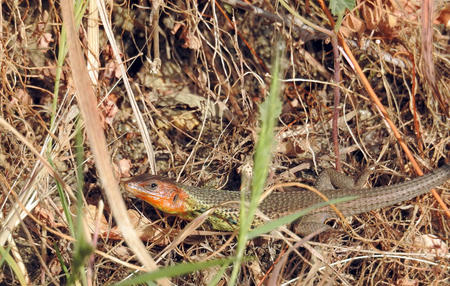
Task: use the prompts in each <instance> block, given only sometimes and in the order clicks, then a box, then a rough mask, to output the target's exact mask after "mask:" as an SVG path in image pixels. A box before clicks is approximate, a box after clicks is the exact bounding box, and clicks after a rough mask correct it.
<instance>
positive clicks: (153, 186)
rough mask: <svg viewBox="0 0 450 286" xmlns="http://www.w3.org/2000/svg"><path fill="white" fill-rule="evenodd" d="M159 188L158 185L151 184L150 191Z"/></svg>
mask: <svg viewBox="0 0 450 286" xmlns="http://www.w3.org/2000/svg"><path fill="white" fill-rule="evenodd" d="M157 187H158V184H157V183H154V182H153V183H151V184H150V189H152V190H154V189H156V188H157Z"/></svg>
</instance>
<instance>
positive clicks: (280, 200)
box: [124, 164, 450, 235]
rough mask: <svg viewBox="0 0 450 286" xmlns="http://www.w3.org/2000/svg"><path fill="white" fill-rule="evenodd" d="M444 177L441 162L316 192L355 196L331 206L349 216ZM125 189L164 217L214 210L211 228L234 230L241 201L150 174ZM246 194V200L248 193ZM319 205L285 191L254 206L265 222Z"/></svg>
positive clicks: (318, 219) (326, 212)
mask: <svg viewBox="0 0 450 286" xmlns="http://www.w3.org/2000/svg"><path fill="white" fill-rule="evenodd" d="M448 179H450V165H449V164H445V165H443V166H442V167H440V168H438V169H435V170H434V171H432V172H430V173H428V174H426V175H424V176H420V177H417V178H415V179H412V180H410V181H406V182H403V183H399V184H394V185H388V186H381V187H375V188H361V187H344V188H342V187H340V188H338V189H325V190H322V191H321V192H322V194H324V195H325V196H326V197H327V198H328V199H335V198H341V197H346V196H355V197H356V199H354V200H352V201H347V202H342V203H337V204H336V207H337V208H338V209H339V210H340V211H341V212H342V214H343V215H344V216H346V217H348V216H353V215H358V214H361V213H365V212H369V211H372V210H375V209H379V208H383V207H387V206H391V205H394V204H397V203H401V202H404V201H407V200H410V199H412V198H414V197H416V196H419V195H422V194H424V193H426V192H428V191H429V190H430V189H431V188H434V187H436V186H439V185H441V184H443V183H445V182H446V181H447V180H448ZM335 180H336V178H335ZM338 180H339V179H338ZM124 185H125V189H126V190H127V191H128V192H129V193H131V194H133V195H134V196H136V197H137V198H140V199H142V200H144V201H146V202H147V203H149V204H151V205H152V206H154V207H155V208H157V209H159V210H161V211H163V212H165V213H169V214H174V215H178V216H180V217H182V218H185V219H188V220H191V219H194V218H195V217H197V216H198V215H200V214H202V213H204V212H205V211H207V210H208V209H211V208H215V209H214V210H213V212H212V214H211V215H210V216H209V217H208V218H207V221H208V222H209V224H210V225H211V226H212V228H213V229H215V230H219V231H233V230H235V229H236V228H237V227H238V226H239V204H240V203H239V202H240V199H241V194H240V192H239V191H228V190H217V189H212V188H201V187H193V186H187V185H183V184H180V183H177V182H175V181H173V180H172V179H169V178H166V177H163V176H154V175H149V174H142V175H138V176H135V177H133V178H131V179H130V180H128V181H126V182H125V183H124ZM246 196H247V199H249V198H250V193H247V194H246ZM322 201H323V199H322V198H321V197H319V196H318V195H317V194H315V193H313V192H310V191H307V190H304V189H299V188H295V189H289V190H287V191H285V192H272V193H271V194H270V195H269V196H267V197H266V198H265V199H264V200H263V201H262V202H261V203H260V204H259V207H258V208H259V210H260V211H262V212H263V213H264V214H265V215H266V216H268V217H269V218H270V219H276V218H279V217H282V216H285V215H289V214H292V213H295V212H298V211H300V210H301V209H304V208H306V207H310V206H312V205H314V204H317V203H319V202H322ZM337 217H338V216H337V214H336V213H335V211H334V210H333V209H332V208H331V207H330V206H324V207H320V208H317V209H315V210H313V211H312V212H310V213H308V214H307V215H305V216H304V217H302V218H300V222H299V224H298V227H297V228H296V232H297V233H299V234H302V235H307V234H309V233H311V232H313V231H315V230H318V229H321V228H325V229H326V228H331V227H329V226H327V225H325V224H324V222H325V220H327V219H329V218H337ZM260 223H262V220H258V219H256V220H255V221H254V225H258V224H260Z"/></svg>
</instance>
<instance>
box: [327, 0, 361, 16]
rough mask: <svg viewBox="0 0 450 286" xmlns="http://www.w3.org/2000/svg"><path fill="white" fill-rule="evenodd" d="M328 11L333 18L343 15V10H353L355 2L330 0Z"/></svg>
mask: <svg viewBox="0 0 450 286" xmlns="http://www.w3.org/2000/svg"><path fill="white" fill-rule="evenodd" d="M329 7H330V10H331V13H333V15H334V16H339V15H341V16H342V15H344V13H345V9H348V10H352V9H353V8H355V0H330V6H329Z"/></svg>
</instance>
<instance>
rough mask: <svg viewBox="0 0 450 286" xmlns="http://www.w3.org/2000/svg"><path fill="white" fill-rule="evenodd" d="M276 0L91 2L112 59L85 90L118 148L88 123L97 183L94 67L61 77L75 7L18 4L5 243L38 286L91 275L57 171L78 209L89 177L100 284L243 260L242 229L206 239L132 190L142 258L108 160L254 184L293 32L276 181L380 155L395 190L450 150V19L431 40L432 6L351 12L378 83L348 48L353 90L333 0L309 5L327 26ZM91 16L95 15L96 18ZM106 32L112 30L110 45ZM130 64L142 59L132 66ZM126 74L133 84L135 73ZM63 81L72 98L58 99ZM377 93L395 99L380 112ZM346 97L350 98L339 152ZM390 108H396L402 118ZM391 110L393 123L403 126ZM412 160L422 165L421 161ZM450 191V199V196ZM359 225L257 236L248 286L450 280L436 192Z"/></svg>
mask: <svg viewBox="0 0 450 286" xmlns="http://www.w3.org/2000/svg"><path fill="white" fill-rule="evenodd" d="M198 2H200V3H198ZM225 2H233V1H225ZM260 2H263V4H260V5H258V7H260V8H262V9H264V11H265V14H262V15H255V11H252V10H251V9H250V8H249V7H248V6H243V7H240V8H238V7H237V6H236V7H232V6H227V5H225V4H224V3H223V2H221V1H219V2H217V3H216V5H217V6H215V7H212V6H211V3H210V2H209V1H204V2H202V1H172V2H170V1H167V2H164V3H162V2H160V1H152V3H151V4H150V6H149V4H148V3H147V2H142V3H141V2H139V5H138V4H136V3H131V2H127V1H125V2H121V3H122V4H120V5H119V4H115V6H113V7H111V6H108V7H107V9H106V14H105V19H103V20H102V19H101V17H100V20H98V19H99V18H96V17H94V16H93V14H92V13H90V12H92V11H91V10H92V9H94V8H93V7H90V9H91V10H89V11H88V12H87V13H86V14H85V16H84V18H83V19H82V22H81V28H80V29H79V30H78V31H79V32H80V35H81V36H80V37H81V47H82V52H83V53H84V55H85V56H86V57H85V58H87V55H88V51H90V52H91V55H90V57H89V58H90V60H91V61H92V59H95V58H96V56H95V55H96V54H98V55H99V61H98V62H97V63H92V62H91V64H90V67H93V68H95V67H97V66H98V67H99V69H98V70H97V71H96V73H90V74H89V75H90V76H91V80H94V82H97V84H96V85H94V84H84V87H85V88H88V89H90V90H93V91H94V92H95V94H96V95H97V102H98V105H97V107H98V108H97V110H98V112H96V111H93V112H91V115H94V117H99V116H101V124H102V125H101V126H100V127H101V128H102V129H101V130H103V132H104V133H105V135H106V144H107V147H103V149H102V151H103V152H108V153H104V154H109V155H98V153H96V152H95V151H94V147H93V145H94V144H97V143H98V141H100V140H97V139H98V138H97V137H96V135H98V134H99V133H101V132H97V133H94V134H90V133H89V131H86V133H84V132H82V136H83V137H82V139H83V142H84V147H85V151H86V152H85V161H84V165H83V166H82V168H81V170H82V172H83V173H84V184H83V185H77V180H76V175H77V162H76V158H75V157H76V156H75V154H76V150H75V145H76V144H75V138H76V126H77V123H76V120H77V117H78V113H79V110H83V107H82V106H81V104H82V102H81V100H80V96H79V95H78V97H76V95H75V91H76V90H79V88H80V87H78V85H79V82H75V81H76V80H78V79H79V77H78V76H79V75H76V73H75V72H73V67H74V66H76V65H78V66H79V65H82V66H84V65H85V63H84V62H83V60H79V61H77V62H74V60H73V58H70V61H68V60H67V59H66V61H65V62H64V65H63V66H62V74H61V80H60V82H58V81H57V79H56V78H57V75H58V71H57V68H56V67H57V55H58V53H59V52H60V51H59V49H60V48H61V44H59V43H60V40H61V39H60V36H61V27H62V20H61V19H62V16H61V7H59V6H57V7H55V6H52V5H53V2H50V3H48V2H39V3H40V4H37V3H34V2H33V1H30V2H20V1H19V2H18V1H4V3H2V6H1V11H0V12H1V19H0V23H1V25H0V29H1V30H0V32H1V41H0V45H1V46H0V53H1V54H0V55H1V56H0V60H1V65H0V66H1V78H2V80H1V87H0V88H1V89H0V116H1V118H0V119H1V122H0V190H1V192H0V222H1V225H0V226H1V231H0V246H1V247H3V248H5V249H6V248H7V247H10V248H11V251H10V254H11V257H12V259H13V260H14V261H15V264H16V265H17V267H18V269H21V270H20V271H21V272H22V273H24V277H25V278H24V279H25V280H24V281H26V283H29V284H34V285H38V284H43V285H47V284H55V285H58V284H66V283H67V277H66V275H65V273H64V268H63V266H62V265H65V266H66V267H68V269H69V272H74V271H75V270H74V269H73V267H72V266H71V263H72V260H73V257H74V252H73V249H74V244H73V241H74V239H75V238H74V235H73V234H72V232H71V230H70V228H69V226H68V221H67V219H66V217H65V215H64V212H63V206H62V199H61V197H60V196H59V195H58V192H57V186H56V182H57V181H60V186H61V190H62V192H63V193H66V196H67V198H68V200H69V202H70V206H71V208H70V210H71V211H72V214H76V212H77V211H76V200H75V196H76V195H75V194H76V193H77V192H76V190H77V188H79V187H80V188H82V192H83V208H84V210H85V211H84V214H85V229H86V235H87V239H88V240H89V241H91V243H92V244H93V245H95V249H96V250H97V251H96V253H95V255H94V256H93V257H92V258H91V259H90V260H89V261H88V263H87V264H86V265H87V266H86V267H87V269H88V271H87V275H85V276H86V277H87V281H86V283H88V284H89V283H92V284H97V285H102V284H108V283H109V284H110V283H112V282H118V281H121V280H122V279H124V278H126V277H127V276H128V275H129V274H131V273H132V271H134V270H136V269H138V270H139V269H142V268H141V266H142V265H144V267H148V268H150V265H151V260H146V259H147V258H146V257H144V256H146V255H145V254H146V253H148V254H149V255H150V257H152V259H154V260H155V261H156V264H157V265H158V266H160V267H161V266H167V265H172V264H175V263H179V262H183V261H189V262H197V261H205V260H207V259H211V258H222V257H229V256H232V255H233V254H234V249H235V244H236V240H235V239H234V238H233V236H232V235H230V234H223V233H218V232H214V231H211V230H208V229H201V228H202V227H200V229H198V230H195V231H192V233H189V232H190V231H191V230H189V229H188V230H186V229H184V227H185V226H186V222H185V221H182V220H180V219H178V218H175V217H169V216H166V215H164V214H161V213H159V212H157V211H155V210H154V209H153V208H152V207H150V206H148V205H146V204H145V203H143V202H140V201H138V200H136V199H132V198H128V197H127V196H124V198H125V203H126V206H127V209H128V215H129V216H131V225H132V226H134V228H135V229H136V230H137V234H138V235H139V236H140V237H141V238H142V239H143V240H144V242H145V245H146V250H147V251H146V252H145V254H144V253H142V252H137V251H135V250H134V252H133V250H132V249H136V248H137V247H138V246H132V245H130V244H131V242H130V238H129V237H128V236H127V244H124V242H123V240H122V235H121V233H120V231H119V228H118V226H117V225H120V223H117V225H116V222H117V220H113V214H112V213H113V211H117V209H118V208H119V207H118V203H117V204H116V202H118V201H117V200H120V198H119V199H113V201H112V202H113V203H111V201H109V202H110V203H106V205H105V207H104V209H103V208H102V207H101V203H102V200H105V199H106V197H109V198H110V195H111V193H110V191H109V188H110V186H108V183H111V185H114V182H113V181H114V179H111V180H106V181H105V178H107V177H106V175H104V173H102V172H103V171H99V168H100V167H98V166H99V163H98V162H99V160H100V159H103V160H105V161H104V162H103V164H104V165H106V166H105V168H106V167H109V168H110V167H113V169H114V171H115V172H116V173H115V175H116V177H117V178H119V177H120V176H122V177H126V176H129V175H130V174H133V175H134V174H140V173H143V172H156V173H158V174H160V175H165V176H169V177H172V178H176V179H178V180H179V181H183V182H186V183H187V184H192V185H209V186H214V187H218V188H228V189H237V188H239V184H240V172H241V170H242V168H243V166H245V165H246V164H247V163H248V162H249V161H250V160H251V159H252V154H253V148H254V144H255V141H256V138H257V132H258V122H257V120H258V116H257V114H258V104H259V103H260V102H262V100H263V99H264V98H265V96H266V94H267V92H268V90H269V86H268V84H269V82H270V75H269V74H268V72H269V68H270V62H271V61H270V59H271V55H272V52H273V46H274V39H275V38H276V36H278V35H281V37H282V39H283V40H284V41H285V43H286V45H287V53H286V57H285V61H284V63H283V64H284V70H285V75H284V78H285V79H286V80H285V89H284V91H283V94H282V101H283V111H282V115H281V116H280V118H279V123H278V127H277V130H276V131H277V133H276V139H277V141H278V144H277V147H276V149H275V150H274V160H273V163H272V165H271V172H270V174H269V184H273V183H278V182H289V181H303V182H306V183H308V184H311V183H313V178H314V177H315V176H316V175H317V172H318V171H320V170H321V169H323V168H326V167H330V166H331V165H336V164H337V165H342V166H343V169H344V170H345V171H346V172H347V173H350V174H358V173H360V172H361V170H362V169H363V168H364V167H365V166H370V165H376V167H377V172H376V175H375V177H374V178H372V179H371V182H372V183H371V184H372V185H385V184H392V183H395V182H399V181H402V180H403V179H404V178H407V177H414V176H415V175H414V172H413V169H414V168H415V167H414V166H418V165H420V166H422V168H423V169H427V170H430V169H433V168H436V167H437V166H438V165H441V164H442V163H443V162H444V161H445V160H446V159H448V157H449V156H448V152H449V147H450V145H449V143H450V136H449V135H450V128H449V123H448V119H447V118H448V116H449V109H448V102H449V94H450V84H449V77H450V65H449V61H450V57H449V54H448V52H447V51H448V42H449V28H448V26H447V28H446V27H445V26H444V25H443V24H440V25H439V24H436V23H435V24H433V25H432V26H431V27H432V28H433V29H432V31H433V35H432V39H433V46H432V48H430V47H431V46H427V43H425V44H423V41H422V38H421V33H426V31H427V29H425V28H424V27H425V26H426V25H427V23H426V22H421V20H420V19H421V18H420V15H419V12H417V9H416V8H417V7H415V6H414V4H411V3H410V2H408V3H406V2H405V3H403V2H402V1H400V2H398V1H397V2H395V5H394V4H393V3H391V2H386V3H385V4H383V6H373V4H370V3H366V2H361V3H359V6H358V7H357V11H358V13H352V14H351V15H347V19H346V20H345V21H344V24H343V25H344V26H343V30H342V31H343V32H344V33H343V38H341V39H338V38H336V39H334V40H336V42H338V41H339V43H340V46H342V45H344V42H345V43H346V44H347V45H348V46H349V49H348V50H351V52H352V53H353V56H354V58H355V59H356V63H357V64H358V65H359V66H360V67H361V70H362V73H363V74H364V75H365V76H366V77H367V84H369V85H370V87H368V86H367V85H365V83H364V80H363V79H362V74H361V73H360V74H358V73H357V72H354V69H353V68H352V66H355V63H353V64H349V60H347V58H348V57H347V56H346V57H342V58H340V59H341V60H340V62H339V69H340V70H341V73H342V74H341V78H342V80H341V81H340V83H339V84H335V83H333V78H336V74H335V73H334V71H335V70H337V69H336V66H335V65H333V61H334V58H333V47H332V44H331V43H333V41H331V43H330V40H329V39H328V35H329V34H331V35H333V33H332V29H331V28H329V27H330V23H329V20H327V16H326V14H325V12H324V11H323V10H322V9H321V8H320V6H316V4H315V3H311V2H310V3H309V4H310V6H305V5H303V4H301V5H300V6H299V7H294V6H293V7H292V8H293V9H294V10H296V11H297V12H298V13H299V14H300V15H303V16H304V17H306V18H307V19H308V20H309V21H311V22H312V23H313V24H314V25H317V26H319V27H321V31H318V30H315V29H311V28H309V29H308V30H305V29H300V28H299V26H298V25H294V24H293V23H294V22H295V21H294V20H293V19H294V18H293V17H295V15H293V14H292V13H290V12H288V10H286V9H285V8H283V7H281V6H280V7H277V6H275V5H273V6H272V5H270V4H269V3H268V2H270V1H260ZM291 2H294V1H291ZM377 3H378V2H377ZM399 3H400V4H399ZM402 3H403V4H402ZM255 5H257V4H256V2H255ZM289 5H293V4H292V3H290V4H289ZM398 5H400V6H398ZM402 5H403V6H402ZM444 8H445V7H444V6H443V4H441V3H437V7H436V11H437V12H436V13H437V14H436V15H440V14H439V12H441V11H448V7H447V10H445V9H444ZM244 9H247V10H244ZM277 9H278V10H277ZM371 11H372V12H373V13H372V12H371ZM277 13H278V15H280V16H281V17H277V16H275V15H276V14H277ZM225 15H226V16H225ZM440 16H441V15H440ZM88 17H91V18H92V19H94V20H95V21H93V22H91V23H90V25H88ZM386 19H388V20H389V21H387V20H386ZM432 19H434V18H432ZM439 19H440V18H439ZM108 21H110V22H108ZM430 21H431V20H430ZM100 22H101V25H100V26H98V24H100ZM361 22H362V23H363V24H364V25H362V24H361ZM430 23H432V22H430ZM66 24H67V23H66ZM99 27H100V30H99V33H98V34H99V37H97V38H96V36H95V35H97V33H96V31H95V30H98V28H99ZM328 29H330V30H328ZM105 31H111V34H110V35H109V38H108V37H107V36H106V33H105ZM428 31H429V30H428ZM88 35H89V36H88ZM69 36H77V35H73V34H70V35H69ZM426 37H428V34H426V35H425V36H424V38H426ZM324 39H325V40H324ZM95 40H98V41H99V43H100V45H99V46H96V45H95V43H93V41H95ZM348 50H347V49H346V51H347V53H348ZM426 53H431V56H430V55H426ZM118 58H121V59H122V60H123V62H124V63H125V65H126V66H125V67H124V69H122V70H121V67H120V65H118V64H117V59H118ZM115 59H116V61H115ZM431 61H432V62H431ZM430 66H433V67H434V70H433V69H430ZM125 68H126V69H127V70H126V72H127V75H128V80H125V81H124V80H120V79H119V77H120V75H121V74H124V73H125ZM86 74H87V73H86ZM96 74H97V75H96ZM97 76H98V78H96V77H97ZM128 81H129V83H128ZM56 87H57V88H58V90H59V93H58V97H57V100H56V101H55V103H56V105H54V106H52V102H53V100H54V95H55V92H56ZM371 89H372V90H373V91H374V95H375V96H376V97H377V98H378V99H379V101H380V102H379V104H381V105H382V106H383V107H380V106H378V107H375V104H374V103H373V102H374V101H373V98H372V99H371V96H373V95H372V94H371V91H370V90H371ZM337 92H339V93H340V96H341V98H340V100H339V107H340V113H339V114H338V116H339V121H337V129H336V128H335V130H334V131H335V132H336V134H337V137H335V138H336V141H335V142H336V143H337V145H335V143H333V135H332V134H333V124H332V121H333V100H334V98H333V96H334V94H336V93H337ZM84 95H85V94H83V95H82V96H84ZM91 107H93V106H91ZM381 108H385V109H386V111H387V112H386V113H385V114H384V115H381V113H380V112H379V110H381ZM92 113H94V114H92ZM383 116H384V118H386V116H389V118H390V121H391V122H392V124H393V125H394V126H395V127H396V129H397V130H398V132H397V134H398V135H395V134H394V133H396V132H394V131H392V130H393V129H392V127H388V124H386V123H385V122H386V121H384V120H383ZM51 122H54V123H53V124H52V123H51ZM97 127H99V126H97ZM86 128H88V124H87V123H86ZM83 130H85V129H83ZM146 133H147V134H146ZM20 135H21V136H20ZM397 136H400V140H401V142H403V143H402V144H399V143H398V142H399V141H398V140H399V139H398V138H396V137H397ZM96 138H97V139H96ZM143 142H146V143H145V145H144V143H143ZM336 146H338V148H335V147H336ZM405 148H407V149H408V150H409V152H410V153H408V151H405ZM337 149H338V150H339V155H338V156H336V150H337ZM91 150H92V151H91ZM91 152H92V153H91ZM39 154H40V155H39ZM405 154H406V155H405ZM408 154H410V155H408ZM38 155H39V156H38ZM94 156H95V157H94ZM99 156H100V157H101V158H99ZM336 158H337V159H336ZM412 158H413V159H415V160H416V161H417V162H418V164H417V165H415V164H414V163H410V160H411V159H412ZM110 162H112V164H111V163H110ZM96 164H97V167H96ZM108 164H109V166H108ZM102 180H103V181H102ZM101 181H102V182H103V184H101V183H100V182H101ZM111 188H113V187H112V186H111ZM441 197H442V199H443V201H444V203H447V205H448V202H449V193H448V191H444V192H442V193H441ZM17 214H20V216H17ZM119 216H120V215H119ZM125 217H126V216H125ZM337 225H338V227H336V228H337V229H342V228H340V224H339V223H338V224H337ZM351 226H352V227H353V229H354V232H353V233H350V232H344V231H342V230H340V231H337V232H336V233H325V234H322V235H320V236H319V237H317V238H314V241H313V242H310V243H311V245H313V246H314V247H315V249H316V251H317V253H315V254H313V255H311V253H310V252H309V251H306V250H303V249H299V251H297V252H290V253H289V254H286V251H289V250H287V247H286V244H285V243H284V242H283V241H282V240H280V239H278V238H276V237H272V236H271V237H265V238H258V239H254V240H252V241H251V242H250V243H249V245H248V247H247V250H246V256H248V257H251V258H252V259H251V260H250V261H248V262H246V263H245V264H244V265H243V266H242V269H241V273H240V276H239V280H238V281H239V284H241V285H259V284H261V283H269V284H271V285H278V284H281V283H282V282H287V281H292V282H291V284H297V285H317V284H319V285H320V284H325V283H327V282H328V281H335V282H334V283H333V284H344V285H368V284H382V283H385V284H399V285H409V284H411V283H413V284H414V283H421V284H424V285H430V284H435V285H439V284H443V283H445V282H447V283H448V280H446V279H448V278H447V277H446V276H447V275H446V274H445V273H448V267H449V266H448V264H449V256H448V250H447V241H446V238H448V237H449V224H448V217H446V215H445V211H443V210H442V208H441V207H440V206H439V205H438V204H437V203H436V201H435V199H434V198H433V197H432V196H429V195H427V196H424V197H423V198H420V199H417V200H416V203H412V202H407V203H404V204H402V206H401V207H400V206H397V207H391V208H385V209H383V210H378V211H372V212H370V213H368V214H364V215H360V216H358V217H355V218H353V219H352V220H351ZM122 230H123V228H122ZM187 231H188V233H186V232H187ZM430 235H434V236H435V240H431V238H430ZM185 236H186V237H185ZM181 237H183V238H184V237H185V238H184V239H180V238H181ZM427 243H431V244H432V245H433V247H428V246H427ZM135 247H136V248H135ZM446 250H447V252H445V251H446ZM136 252H137V253H138V254H139V255H141V256H139V255H138V256H136V255H135V254H134V253H136ZM58 256H59V258H58ZM318 257H320V258H321V259H318ZM60 260H61V261H62V262H60ZM323 261H326V263H327V264H328V265H329V267H326V266H325V265H326V263H324V262H323ZM0 267H1V270H0V284H8V285H10V284H13V285H14V284H17V285H18V284H20V282H19V280H18V277H17V275H16V274H15V272H13V268H12V266H11V264H9V263H3V264H2V265H1V266H0ZM148 268H147V269H148ZM217 271H218V269H216V268H210V269H207V270H203V271H199V272H196V273H193V274H189V275H184V276H181V277H177V278H174V279H172V282H174V283H176V284H177V285H184V284H194V285H198V284H206V283H208V281H210V279H212V277H214V275H215V273H216V272H217ZM230 272H231V271H230V269H226V271H225V274H224V278H222V279H221V280H220V282H219V284H221V285H224V284H226V283H227V278H226V277H228V276H229V275H230ZM267 281H269V282H267ZM162 283H164V282H162Z"/></svg>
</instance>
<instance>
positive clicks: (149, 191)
mask: <svg viewBox="0 0 450 286" xmlns="http://www.w3.org/2000/svg"><path fill="white" fill-rule="evenodd" d="M125 188H126V190H127V191H128V192H130V193H132V194H133V195H135V196H136V197H137V198H140V199H142V200H144V201H146V202H147V203H149V204H151V205H152V206H154V207H155V208H157V209H160V210H162V211H163V212H166V213H170V214H177V215H183V214H185V213H187V212H188V211H189V210H188V209H187V202H186V200H187V198H188V194H187V193H186V192H185V191H184V190H183V189H182V188H180V187H178V186H177V184H176V183H174V182H172V181H171V180H169V179H167V178H163V177H159V176H151V175H145V174H144V175H140V176H136V177H134V178H132V179H131V180H130V181H128V182H126V183H125Z"/></svg>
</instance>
